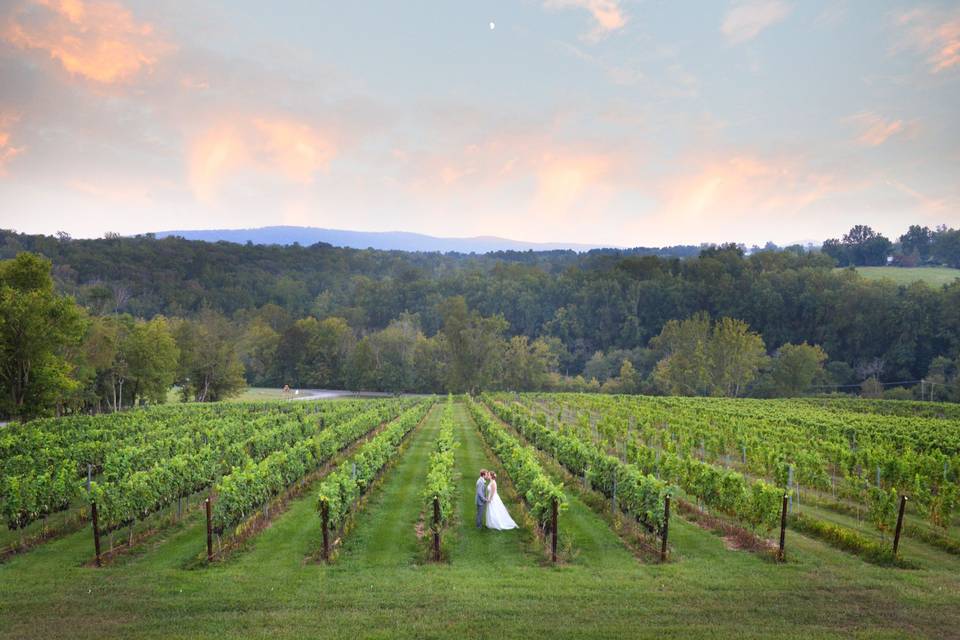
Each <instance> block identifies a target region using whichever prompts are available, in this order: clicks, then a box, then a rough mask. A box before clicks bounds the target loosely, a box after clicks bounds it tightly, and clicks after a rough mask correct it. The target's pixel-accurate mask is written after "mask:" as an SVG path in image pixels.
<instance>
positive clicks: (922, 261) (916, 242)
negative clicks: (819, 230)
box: [822, 225, 960, 268]
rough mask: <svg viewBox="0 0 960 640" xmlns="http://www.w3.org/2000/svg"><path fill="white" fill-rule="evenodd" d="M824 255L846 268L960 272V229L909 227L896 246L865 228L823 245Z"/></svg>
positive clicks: (851, 231) (852, 231) (856, 229)
mask: <svg viewBox="0 0 960 640" xmlns="http://www.w3.org/2000/svg"><path fill="white" fill-rule="evenodd" d="M822 250H823V252H824V253H825V254H827V255H828V256H830V257H831V258H833V259H834V260H836V261H837V264H838V265H839V266H841V267H846V266H858V267H861V266H884V265H887V264H891V265H894V266H900V267H916V266H923V265H927V266H935V265H942V266H946V267H953V268H960V229H950V228H948V227H946V226H945V225H941V226H939V227H937V228H936V229H933V230H931V229H930V227H921V226H919V225H912V226H911V227H910V228H909V229H908V230H907V232H906V233H905V234H903V235H902V236H900V238H899V239H898V240H897V242H896V244H894V243H893V242H892V241H890V239H889V238H886V237H885V236H884V235H882V234H880V233H877V232H876V231H874V230H873V229H871V228H870V227H868V226H865V225H857V226H855V227H853V228H852V229H850V231H849V232H848V233H846V234H845V235H844V236H843V237H842V238H840V239H837V238H831V239H830V240H826V241H825V242H824V243H823V247H822Z"/></svg>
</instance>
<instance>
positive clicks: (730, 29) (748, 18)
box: [720, 0, 792, 44]
mask: <svg viewBox="0 0 960 640" xmlns="http://www.w3.org/2000/svg"><path fill="white" fill-rule="evenodd" d="M791 11H792V7H791V6H790V5H789V4H787V3H786V2H784V1H783V0H746V1H740V2H736V3H735V4H734V5H733V7H732V8H731V9H730V10H729V11H728V12H727V14H726V16H724V18H723V23H722V24H721V25H720V31H722V32H723V35H724V36H725V37H726V38H727V41H728V42H730V43H732V44H740V43H741V42H746V41H747V40H752V39H753V38H755V37H757V35H759V34H760V32H761V31H763V30H764V29H766V28H768V27H770V26H772V25H774V24H776V23H778V22H780V21H782V20H784V19H785V18H786V17H787V16H788V15H790V12H791Z"/></svg>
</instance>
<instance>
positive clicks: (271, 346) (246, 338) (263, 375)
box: [241, 318, 280, 386]
mask: <svg viewBox="0 0 960 640" xmlns="http://www.w3.org/2000/svg"><path fill="white" fill-rule="evenodd" d="M279 346H280V334H279V333H277V331H276V330H275V329H274V328H273V327H272V326H270V324H269V323H268V322H266V321H265V320H264V319H262V318H254V319H253V320H252V321H251V322H250V324H249V325H247V328H246V331H244V334H243V344H242V349H241V351H242V353H243V366H244V370H245V371H246V375H247V381H248V382H250V383H251V384H253V385H254V386H262V385H264V384H270V383H272V384H279V383H280V380H279V379H277V378H276V377H275V375H272V374H274V373H275V372H274V362H275V360H276V357H277V348H278V347H279Z"/></svg>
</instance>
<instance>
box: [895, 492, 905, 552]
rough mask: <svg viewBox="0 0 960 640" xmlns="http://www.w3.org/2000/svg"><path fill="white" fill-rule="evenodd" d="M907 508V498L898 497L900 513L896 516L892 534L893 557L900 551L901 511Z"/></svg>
mask: <svg viewBox="0 0 960 640" xmlns="http://www.w3.org/2000/svg"><path fill="white" fill-rule="evenodd" d="M906 506H907V496H900V513H899V514H897V530H896V531H895V532H894V534H893V555H894V557H896V555H897V552H898V551H899V549H900V531H901V529H903V510H904V508H905V507H906Z"/></svg>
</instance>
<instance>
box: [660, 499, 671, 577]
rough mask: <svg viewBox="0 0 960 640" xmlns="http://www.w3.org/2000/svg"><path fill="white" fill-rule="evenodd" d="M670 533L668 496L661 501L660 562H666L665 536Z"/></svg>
mask: <svg viewBox="0 0 960 640" xmlns="http://www.w3.org/2000/svg"><path fill="white" fill-rule="evenodd" d="M669 533H670V496H669V495H668V496H665V497H664V499H663V534H662V535H661V541H660V562H666V561H667V536H668V534H669Z"/></svg>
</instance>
